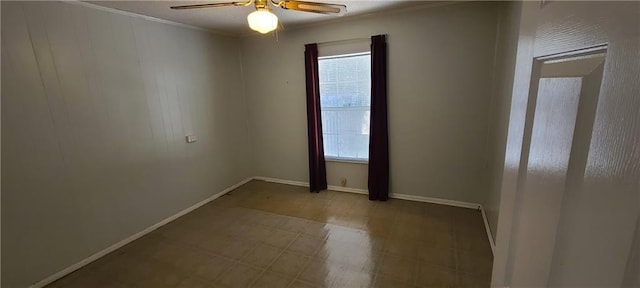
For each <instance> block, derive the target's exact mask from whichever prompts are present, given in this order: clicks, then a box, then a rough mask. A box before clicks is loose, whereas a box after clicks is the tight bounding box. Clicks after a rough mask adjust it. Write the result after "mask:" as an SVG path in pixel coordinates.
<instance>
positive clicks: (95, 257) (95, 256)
mask: <svg viewBox="0 0 640 288" xmlns="http://www.w3.org/2000/svg"><path fill="white" fill-rule="evenodd" d="M252 179H253V178H247V179H244V180H242V181H240V182H239V183H237V184H234V185H232V186H230V187H228V188H227V189H224V190H222V191H221V192H219V193H217V194H215V195H212V196H211V197H209V198H207V199H204V200H202V201H200V202H198V203H196V204H194V205H192V206H190V207H189V208H187V209H184V210H182V211H180V212H178V213H177V214H175V215H173V216H170V217H168V218H166V219H164V220H162V221H160V222H158V223H156V224H154V225H152V226H149V227H148V228H146V229H144V230H142V231H140V232H138V233H136V234H133V235H131V236H129V237H127V238H126V239H123V240H122V241H120V242H118V243H115V244H113V245H111V246H109V247H107V248H105V249H103V250H101V251H99V252H98V253H95V254H93V255H91V256H89V257H87V258H85V259H83V260H82V261H80V262H78V263H76V264H73V265H71V266H69V267H67V268H65V269H63V270H61V271H59V272H57V273H55V274H53V275H51V276H49V277H47V278H45V279H43V280H41V281H39V282H38V283H35V284H33V285H31V286H30V287H32V288H40V287H44V286H46V285H48V284H51V283H53V282H54V281H56V280H58V279H60V278H62V277H64V276H66V275H68V274H70V273H71V272H73V271H76V270H78V269H80V268H82V267H83V266H85V265H87V264H89V263H91V262H93V261H96V260H98V259H99V258H100V257H103V256H105V255H107V254H109V253H111V252H113V251H115V250H117V249H118V248H120V247H122V246H124V245H127V244H129V243H131V242H133V241H135V240H136V239H138V238H140V237H142V236H144V235H146V234H149V233H151V232H152V231H153V230H156V229H158V228H160V227H162V226H164V225H166V224H168V223H169V222H171V221H173V220H176V219H178V218H180V217H181V216H183V215H185V214H187V213H189V212H191V211H193V210H196V209H198V208H200V207H201V206H203V205H205V204H207V203H209V202H211V201H213V200H215V199H217V198H218V197H220V196H222V195H224V194H227V193H229V192H231V191H232V190H234V189H236V188H238V187H240V186H242V185H244V184H245V183H247V182H249V181H251V180H252Z"/></svg>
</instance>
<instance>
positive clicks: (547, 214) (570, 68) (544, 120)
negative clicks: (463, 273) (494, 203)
mask: <svg viewBox="0 0 640 288" xmlns="http://www.w3.org/2000/svg"><path fill="white" fill-rule="evenodd" d="M603 50H604V49H603V48H598V49H595V50H594V49H589V50H588V51H587V52H582V51H581V52H579V53H571V54H569V55H560V56H557V55H555V56H552V57H545V58H540V59H538V60H536V61H537V62H539V63H537V64H536V65H534V67H536V68H534V69H537V70H539V71H535V73H534V75H540V76H539V79H537V82H538V85H537V87H535V86H534V87H533V89H534V90H532V95H531V97H536V99H535V102H536V108H535V110H534V115H533V126H532V131H531V141H530V144H529V147H530V148H529V153H528V154H527V155H528V160H527V173H526V175H525V178H524V179H525V180H524V184H523V187H522V188H521V190H522V196H521V201H522V202H521V205H520V207H519V209H518V210H517V211H518V214H517V220H516V221H517V222H518V224H519V225H518V226H517V227H516V232H517V233H516V237H515V238H514V240H515V241H517V242H516V243H517V245H516V246H514V267H513V280H512V281H513V284H514V286H529V285H534V286H545V285H546V284H547V279H548V277H549V274H550V270H551V262H552V259H553V255H554V244H555V240H556V235H557V226H558V222H559V221H560V217H561V216H560V215H561V209H562V204H563V201H562V200H563V196H564V193H565V188H566V187H567V184H568V183H570V181H568V177H569V175H574V174H575V173H569V168H570V167H572V168H578V169H579V167H580V165H576V164H577V163H576V164H573V163H572V162H580V159H578V158H580V157H575V156H574V155H576V156H578V155H582V158H584V154H585V153H578V152H577V151H573V150H574V149H578V150H579V149H581V148H582V150H584V147H585V145H584V144H583V143H575V142H576V141H580V142H584V141H588V138H587V137H584V136H581V137H574V136H575V135H576V132H577V133H578V134H580V133H584V132H585V130H587V129H588V130H589V131H590V130H591V127H592V124H593V121H589V120H590V119H593V115H594V114H595V110H594V109H593V108H592V107H590V106H592V105H593V103H594V101H592V100H593V98H597V96H598V94H599V90H600V80H601V76H602V73H601V71H602V67H603V62H604V59H605V55H606V54H605V53H604V52H603ZM585 80H586V81H585ZM532 102H533V101H532ZM579 108H582V109H579ZM577 120H580V122H578V121H577ZM590 126H591V127H590ZM587 147H588V145H587ZM571 164H573V165H571ZM582 168H583V169H584V166H583V165H582ZM583 171H584V170H583ZM560 233H561V232H560Z"/></svg>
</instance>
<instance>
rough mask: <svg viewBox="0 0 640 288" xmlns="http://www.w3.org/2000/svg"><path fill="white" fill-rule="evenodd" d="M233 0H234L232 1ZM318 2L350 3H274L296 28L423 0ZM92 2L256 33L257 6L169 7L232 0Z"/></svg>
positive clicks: (277, 11)
mask: <svg viewBox="0 0 640 288" xmlns="http://www.w3.org/2000/svg"><path fill="white" fill-rule="evenodd" d="M231 1H233V0H231ZM315 1H316V2H325V3H326V2H330V3H336V4H345V5H347V12H346V13H344V15H342V16H333V15H323V14H316V13H306V12H300V11H292V10H284V9H279V8H277V7H274V6H272V10H273V12H274V13H275V14H276V15H278V19H279V21H280V23H281V24H282V25H283V26H284V27H285V29H286V28H287V27H293V26H298V25H303V24H309V23H314V22H322V21H330V20H335V19H339V18H344V17H351V16H355V15H361V14H367V13H375V12H379V11H382V10H386V9H396V8H402V7H408V6H413V5H421V4H424V3H425V2H423V1H407V0H368V1H354V0H330V1H324V0H320V1H318V0H315ZM86 2H89V3H91V4H95V5H100V6H104V7H109V8H113V9H117V10H122V11H127V12H132V13H136V14H141V15H146V16H151V17H155V18H160V19H164V20H169V21H173V22H178V23H182V24H187V25H191V26H196V27H200V28H204V29H207V30H211V31H217V32H220V33H223V34H229V35H246V34H251V33H257V32H253V31H252V30H250V29H249V27H248V25H247V15H249V13H251V12H252V11H253V10H254V9H255V8H254V7H253V5H252V6H249V7H217V8H202V9H187V10H171V9H169V7H170V6H175V5H190V4H201V3H220V2H230V1H224V0H222V1H220V0H213V1H115V0H107V1H86Z"/></svg>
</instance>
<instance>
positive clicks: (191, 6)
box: [171, 0, 253, 10]
mask: <svg viewBox="0 0 640 288" xmlns="http://www.w3.org/2000/svg"><path fill="white" fill-rule="evenodd" d="M252 2H253V1H252V0H250V1H247V2H226V3H207V4H194V5H182V6H171V9H175V10H184V9H198V8H213V7H228V6H248V5H250V4H251V3H252Z"/></svg>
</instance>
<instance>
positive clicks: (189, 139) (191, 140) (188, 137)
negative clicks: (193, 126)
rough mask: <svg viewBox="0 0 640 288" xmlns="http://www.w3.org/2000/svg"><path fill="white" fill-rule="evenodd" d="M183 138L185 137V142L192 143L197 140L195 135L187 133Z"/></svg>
mask: <svg viewBox="0 0 640 288" xmlns="http://www.w3.org/2000/svg"><path fill="white" fill-rule="evenodd" d="M185 138H187V143H193V142H196V141H198V139H197V138H196V136H195V135H187V136H185Z"/></svg>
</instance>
